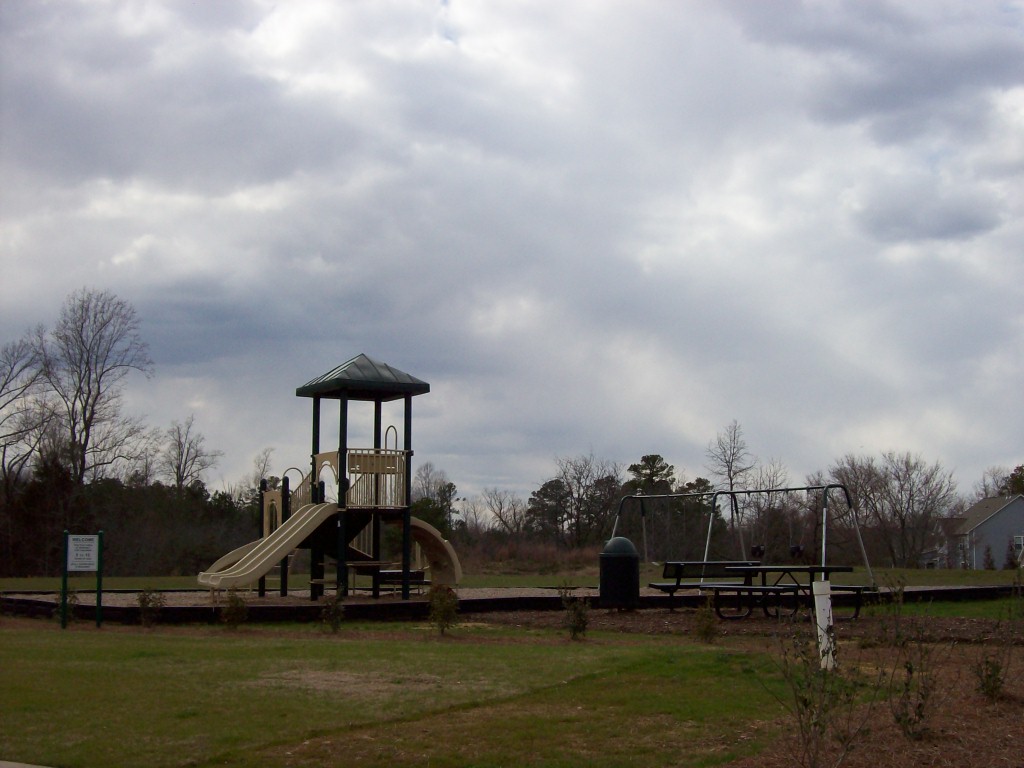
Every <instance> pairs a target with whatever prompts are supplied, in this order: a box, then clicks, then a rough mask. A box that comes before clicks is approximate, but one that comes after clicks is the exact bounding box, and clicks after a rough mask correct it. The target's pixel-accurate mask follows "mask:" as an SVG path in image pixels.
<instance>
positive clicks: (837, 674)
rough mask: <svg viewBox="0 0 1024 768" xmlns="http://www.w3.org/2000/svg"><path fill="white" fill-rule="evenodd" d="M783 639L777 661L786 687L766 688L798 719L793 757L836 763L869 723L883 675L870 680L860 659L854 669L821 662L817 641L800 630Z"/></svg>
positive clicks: (806, 766) (810, 764)
mask: <svg viewBox="0 0 1024 768" xmlns="http://www.w3.org/2000/svg"><path fill="white" fill-rule="evenodd" d="M779 645H780V652H779V654H778V659H777V662H776V663H777V666H778V670H779V672H780V673H781V675H782V679H783V681H784V683H785V685H784V689H783V690H784V693H783V694H781V695H779V694H775V693H774V689H772V688H770V687H768V686H766V688H767V689H768V690H769V691H770V692H772V694H773V695H775V696H776V698H777V699H778V701H779V702H780V703H781V704H782V706H783V707H785V709H786V711H787V712H789V714H790V716H791V717H792V718H793V720H794V724H795V726H796V727H795V729H794V733H795V754H794V755H793V757H794V758H795V762H796V764H798V765H800V766H803V768H819V766H823V765H831V766H837V765H839V764H840V763H842V761H843V760H844V759H845V758H846V756H847V755H848V754H849V753H850V751H851V750H852V749H853V748H854V746H855V745H856V743H857V741H858V737H859V736H860V735H861V734H862V733H863V732H864V730H865V729H866V728H867V725H868V722H869V721H870V719H871V716H872V710H873V707H874V704H875V702H876V700H877V698H878V695H879V692H880V691H881V690H882V688H883V680H882V677H881V675H879V676H878V677H877V678H875V679H872V680H869V679H867V678H865V677H864V675H863V674H862V673H860V672H858V671H857V670H858V665H856V664H854V665H850V670H845V669H843V668H840V666H839V665H836V666H834V667H833V668H831V669H825V668H823V667H822V654H821V651H820V650H819V649H818V644H817V642H815V640H813V639H811V638H808V637H807V635H806V634H805V633H802V632H800V631H799V630H795V631H794V632H793V634H792V635H791V636H790V637H789V638H788V639H786V638H784V637H781V636H780V638H779ZM865 696H867V702H866V704H867V706H863V705H864V704H865Z"/></svg>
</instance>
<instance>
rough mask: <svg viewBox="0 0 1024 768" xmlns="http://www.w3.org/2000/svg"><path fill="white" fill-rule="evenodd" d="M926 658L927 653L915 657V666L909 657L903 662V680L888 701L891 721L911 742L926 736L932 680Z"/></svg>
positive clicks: (933, 685)
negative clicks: (918, 657)
mask: <svg viewBox="0 0 1024 768" xmlns="http://www.w3.org/2000/svg"><path fill="white" fill-rule="evenodd" d="M926 659H927V653H926V654H925V655H924V656H922V657H921V658H920V659H918V661H919V663H918V664H917V665H915V664H914V662H913V661H912V660H911V659H906V660H905V661H904V662H903V675H902V680H901V681H900V683H899V685H897V686H895V688H894V692H893V695H892V698H891V699H890V700H889V706H890V707H891V709H892V716H893V720H894V721H895V722H896V725H897V726H898V727H899V729H900V732H901V733H902V734H903V735H904V736H906V737H907V738H908V739H911V740H912V741H920V740H921V739H923V738H924V737H925V736H927V735H928V724H927V720H928V716H929V715H930V713H931V707H930V706H929V705H930V702H931V701H932V694H933V693H934V692H935V680H934V678H933V675H932V674H931V669H930V665H929V663H928V661H926Z"/></svg>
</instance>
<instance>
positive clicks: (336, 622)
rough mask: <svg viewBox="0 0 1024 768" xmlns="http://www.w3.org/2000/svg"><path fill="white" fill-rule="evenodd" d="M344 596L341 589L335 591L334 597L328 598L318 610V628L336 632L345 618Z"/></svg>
mask: <svg viewBox="0 0 1024 768" xmlns="http://www.w3.org/2000/svg"><path fill="white" fill-rule="evenodd" d="M344 599H345V598H344V596H343V595H342V594H341V590H339V591H338V592H336V593H335V595H334V597H333V598H331V599H330V600H328V601H327V602H326V603H325V604H324V607H323V608H322V609H321V610H320V628H321V629H323V630H324V631H327V630H330V631H331V632H332V633H336V632H337V631H338V630H339V629H341V623H342V622H343V621H344V620H345V605H344V602H343V601H344Z"/></svg>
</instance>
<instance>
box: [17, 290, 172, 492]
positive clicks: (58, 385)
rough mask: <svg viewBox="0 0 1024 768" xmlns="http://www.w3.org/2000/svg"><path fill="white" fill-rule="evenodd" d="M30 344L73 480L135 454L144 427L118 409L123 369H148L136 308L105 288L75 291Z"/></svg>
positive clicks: (95, 473) (125, 371)
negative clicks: (54, 320)
mask: <svg viewBox="0 0 1024 768" xmlns="http://www.w3.org/2000/svg"><path fill="white" fill-rule="evenodd" d="M36 345H37V349H36V351H37V354H38V355H39V358H40V360H41V362H42V376H43V378H44V380H45V382H46V384H47V386H48V390H49V393H50V394H51V395H52V397H53V399H54V409H55V412H56V414H57V418H58V419H59V422H60V425H61V428H62V432H63V435H64V437H63V441H64V444H65V445H64V458H65V460H66V461H67V466H68V470H69V472H70V474H71V478H72V480H73V481H74V483H75V484H76V485H78V486H81V485H82V484H83V483H84V482H85V480H86V478H87V477H89V476H91V477H93V478H95V477H98V476H100V475H101V474H102V473H103V471H104V470H105V469H106V468H108V467H110V466H111V465H113V464H116V463H117V462H119V461H124V460H132V459H133V458H135V457H136V456H137V453H138V451H139V448H140V445H139V439H140V438H141V437H142V436H143V435H144V434H145V431H146V430H145V427H144V426H143V424H142V422H141V421H140V420H139V419H136V418H132V417H127V416H125V415H123V414H122V412H121V392H122V386H123V382H124V379H125V377H126V376H127V375H128V374H129V373H131V372H133V371H136V372H141V373H144V374H146V375H149V374H150V373H151V372H152V367H153V361H152V360H150V358H149V353H148V351H147V348H146V344H145V342H143V341H142V337H141V336H140V335H139V319H138V316H137V315H136V312H135V308H134V307H133V306H132V305H131V304H129V303H128V302H126V301H124V300H122V299H119V298H117V297H116V296H115V295H114V294H112V293H110V292H108V291H94V290H88V289H82V290H80V291H76V292H75V293H72V294H71V295H70V296H69V297H68V298H67V300H66V301H65V302H64V307H63V308H62V310H61V313H60V317H59V319H58V321H57V324H56V326H55V327H54V329H53V330H52V331H51V332H50V333H49V334H46V333H44V332H43V331H42V330H40V331H39V332H38V333H37V336H36Z"/></svg>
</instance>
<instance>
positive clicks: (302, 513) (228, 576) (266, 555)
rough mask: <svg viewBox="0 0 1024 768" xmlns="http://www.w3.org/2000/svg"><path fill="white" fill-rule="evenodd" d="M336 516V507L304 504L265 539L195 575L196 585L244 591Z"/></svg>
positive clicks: (237, 551) (241, 549)
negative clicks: (238, 588) (236, 588)
mask: <svg viewBox="0 0 1024 768" xmlns="http://www.w3.org/2000/svg"><path fill="white" fill-rule="evenodd" d="M337 513H338V505H337V504H335V503H333V502H332V503H329V504H307V505H305V506H303V507H300V508H299V510H298V511H297V512H296V513H295V514H294V515H292V516H291V517H289V518H288V520H287V521H286V522H285V523H284V525H282V526H281V527H280V528H278V529H277V530H276V531H274V532H273V533H272V534H270V535H269V536H267V537H265V538H262V539H257V540H256V541H253V542H250V543H248V544H245V545H243V546H241V547H239V548H238V549H235V550H232V551H231V552H229V553H228V554H226V555H224V557H222V558H220V560H218V561H217V562H216V563H214V564H213V565H212V566H211V567H210V570H209V571H203V572H202V573H200V574H199V583H200V584H201V585H202V586H204V587H210V588H211V589H231V588H232V587H246V586H249V585H250V584H252V583H254V582H255V581H257V580H259V578H260V577H261V576H264V575H266V573H267V572H268V571H270V569H271V568H273V567H274V566H275V565H277V564H278V563H280V562H281V560H282V559H284V556H285V555H290V554H291V553H292V551H293V550H294V549H295V548H296V547H297V546H299V544H301V543H302V540H303V539H305V538H306V537H307V536H309V535H310V534H311V533H313V532H314V531H316V529H317V528H318V527H319V526H320V524H321V523H323V522H324V521H325V520H327V519H329V518H330V517H331V516H332V515H335V514H337Z"/></svg>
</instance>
